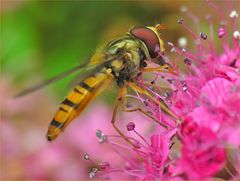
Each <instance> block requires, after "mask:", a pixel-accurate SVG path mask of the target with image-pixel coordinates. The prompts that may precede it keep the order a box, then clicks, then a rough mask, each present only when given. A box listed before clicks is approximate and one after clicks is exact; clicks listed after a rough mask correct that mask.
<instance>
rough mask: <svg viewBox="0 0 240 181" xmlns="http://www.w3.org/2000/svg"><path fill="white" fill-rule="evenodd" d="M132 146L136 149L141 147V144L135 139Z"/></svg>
mask: <svg viewBox="0 0 240 181" xmlns="http://www.w3.org/2000/svg"><path fill="white" fill-rule="evenodd" d="M133 146H134V148H136V149H139V148H141V145H140V143H139V141H137V140H135V141H134V142H133Z"/></svg>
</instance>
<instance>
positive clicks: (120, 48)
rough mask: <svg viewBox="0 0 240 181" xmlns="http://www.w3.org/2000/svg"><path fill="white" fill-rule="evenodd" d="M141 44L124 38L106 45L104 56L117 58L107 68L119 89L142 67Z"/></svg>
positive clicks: (142, 51)
mask: <svg viewBox="0 0 240 181" xmlns="http://www.w3.org/2000/svg"><path fill="white" fill-rule="evenodd" d="M144 51H145V50H144V47H143V46H142V43H141V42H140V41H138V40H137V39H134V38H132V37H129V36H126V37H123V38H121V39H118V40H115V41H113V42H111V43H110V44H109V45H108V48H107V50H106V54H107V55H108V56H117V58H116V59H115V60H113V61H111V62H110V63H109V64H108V65H107V67H108V68H111V69H112V74H113V76H114V77H115V79H116V83H117V85H118V86H119V87H121V86H123V85H124V84H125V83H126V81H133V79H134V78H135V77H137V75H138V74H139V69H140V67H143V66H144V64H145V62H144V61H145V60H146V55H145V53H144Z"/></svg>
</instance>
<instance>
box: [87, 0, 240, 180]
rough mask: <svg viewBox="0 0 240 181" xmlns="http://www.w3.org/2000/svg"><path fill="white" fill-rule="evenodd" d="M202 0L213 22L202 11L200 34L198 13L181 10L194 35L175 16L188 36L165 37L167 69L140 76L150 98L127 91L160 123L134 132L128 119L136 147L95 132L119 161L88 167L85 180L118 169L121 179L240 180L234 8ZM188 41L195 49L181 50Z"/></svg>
mask: <svg viewBox="0 0 240 181" xmlns="http://www.w3.org/2000/svg"><path fill="white" fill-rule="evenodd" d="M207 4H208V5H209V6H210V7H211V8H212V9H213V11H215V12H217V15H219V18H220V22H219V25H218V24H216V23H213V17H211V16H209V15H208V16H207V22H208V24H209V29H210V30H209V33H205V32H199V29H200V28H199V27H200V24H199V22H200V20H199V19H198V17H197V16H195V15H194V14H193V13H192V12H190V11H189V10H187V8H186V7H182V8H181V11H182V12H184V13H185V14H186V15H187V16H188V17H190V19H191V20H192V21H193V23H194V24H195V25H196V28H197V30H196V31H197V33H195V32H196V31H195V30H194V31H193V30H191V28H190V27H188V25H187V24H186V23H185V21H184V19H182V18H181V19H179V20H178V24H180V25H182V26H183V28H184V29H185V30H186V32H187V34H186V37H187V36H189V37H190V39H189V40H188V39H187V38H185V37H181V38H180V39H179V41H178V43H179V46H180V48H179V47H177V46H175V45H174V44H173V43H170V42H168V45H169V46H170V48H171V52H170V53H169V52H166V53H165V54H164V55H163V54H160V55H159V56H161V57H162V58H163V59H164V60H165V62H167V63H168V64H170V65H171V68H172V71H171V72H169V73H166V71H165V72H155V73H153V80H152V81H150V82H147V81H145V80H143V79H141V78H140V79H139V82H138V85H139V86H141V87H142V88H143V89H145V90H146V91H148V92H149V94H151V95H152V96H153V97H154V99H155V101H154V100H153V99H151V98H150V97H149V96H144V95H141V94H139V93H136V95H135V96H133V95H129V97H131V98H135V99H136V100H138V101H140V102H141V103H142V104H143V106H145V109H146V110H147V112H148V113H149V114H150V115H151V116H153V117H154V119H155V121H158V122H159V124H155V123H152V129H151V130H150V131H149V132H148V134H146V135H145V134H144V135H143V134H141V133H139V132H137V131H136V129H137V128H138V124H136V125H135V124H133V123H132V122H130V123H129V124H128V125H127V130H128V131H131V132H134V133H135V134H136V135H138V137H135V136H134V138H133V136H132V135H129V134H128V137H129V140H131V141H132V142H133V145H134V146H131V145H129V144H123V143H122V142H119V140H115V139H113V138H112V137H109V136H108V135H104V134H103V133H101V134H99V135H98V137H99V138H103V137H102V136H103V135H104V136H105V137H104V142H105V143H106V144H108V145H109V144H110V145H112V147H113V150H115V151H116V152H117V153H118V154H119V156H120V157H122V158H123V160H124V161H125V164H124V165H122V166H120V167H119V166H114V165H111V163H108V164H107V165H108V166H107V167H98V169H97V170H96V169H95V170H92V171H91V172H90V175H91V177H97V178H113V177H109V176H110V175H111V174H112V173H114V172H118V173H121V175H125V176H126V178H127V179H142V180H186V179H201V180H202V179H211V178H216V177H219V178H222V179H239V178H240V166H239V165H240V161H239V160H240V44H239V40H240V33H239V30H238V29H237V27H238V23H239V21H237V20H238V12H237V11H236V10H229V9H227V8H226V9H224V11H223V10H221V9H220V8H219V7H218V6H217V5H215V4H214V3H212V2H210V1H208V2H207ZM225 12H226V13H227V15H225V14H224V13H225ZM214 18H215V17H214ZM215 26H218V29H217V30H215V29H214V28H215ZM214 37H218V38H217V40H216V39H215V38H214ZM187 42H193V43H194V44H195V45H196V48H195V50H190V48H189V49H187V48H188V46H187ZM218 45H220V46H221V47H220V48H221V49H220V50H218V49H219V47H218ZM174 56H175V57H174ZM169 57H171V58H169ZM172 57H174V58H172ZM183 66H184V67H183ZM180 67H181V68H180ZM157 102H158V103H157ZM149 140H150V141H149ZM227 155H228V156H227ZM100 165H101V164H100ZM115 178H116V177H115Z"/></svg>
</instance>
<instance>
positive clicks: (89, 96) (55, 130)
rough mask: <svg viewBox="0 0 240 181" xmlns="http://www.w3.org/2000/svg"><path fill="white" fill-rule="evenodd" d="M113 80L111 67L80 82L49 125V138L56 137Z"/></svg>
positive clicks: (50, 139)
mask: <svg viewBox="0 0 240 181" xmlns="http://www.w3.org/2000/svg"><path fill="white" fill-rule="evenodd" d="M112 80H113V76H112V74H111V69H106V68H103V69H102V70H101V71H100V72H98V73H95V74H93V75H90V76H88V77H87V78H85V79H84V80H83V81H82V82H80V83H79V84H78V85H77V86H76V87H75V88H74V89H73V90H72V91H71V92H70V93H69V94H68V95H67V97H66V98H65V100H64V101H63V102H62V103H61V105H60V108H59V109H58V110H57V112H56V114H55V116H54V118H53V120H52V122H51V123H50V125H49V127H48V133H47V139H48V140H49V141H52V140H54V139H56V138H57V136H58V135H59V134H60V133H61V132H62V131H63V130H64V129H65V128H66V127H67V126H68V125H69V124H70V123H71V122H72V120H74V119H75V118H76V117H77V116H79V114H80V113H81V112H82V111H83V109H84V108H85V107H86V106H87V105H88V103H89V102H90V101H91V100H93V99H94V98H95V97H96V96H97V95H98V94H99V93H101V92H102V90H103V89H104V88H106V86H107V85H109V83H110V82H112Z"/></svg>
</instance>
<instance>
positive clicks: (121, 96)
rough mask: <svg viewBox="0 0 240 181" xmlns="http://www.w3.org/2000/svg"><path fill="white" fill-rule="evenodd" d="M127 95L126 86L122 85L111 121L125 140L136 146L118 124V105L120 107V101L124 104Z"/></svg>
mask: <svg viewBox="0 0 240 181" xmlns="http://www.w3.org/2000/svg"><path fill="white" fill-rule="evenodd" d="M125 97H126V87H122V88H120V90H119V93H118V96H117V99H116V103H115V106H114V110H113V115H112V120H111V123H112V125H113V127H114V129H115V130H116V131H117V132H118V134H119V135H120V136H121V137H122V138H123V139H124V140H125V141H127V142H128V143H129V144H130V145H132V146H133V147H134V144H133V143H132V141H130V140H129V138H128V137H127V136H126V135H125V134H124V133H123V132H121V130H120V129H119V128H118V127H117V126H116V116H117V110H118V107H119V103H120V102H121V103H122V105H123V101H124V100H125Z"/></svg>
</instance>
